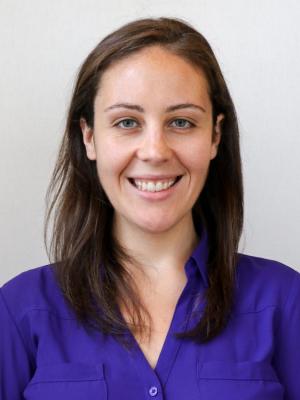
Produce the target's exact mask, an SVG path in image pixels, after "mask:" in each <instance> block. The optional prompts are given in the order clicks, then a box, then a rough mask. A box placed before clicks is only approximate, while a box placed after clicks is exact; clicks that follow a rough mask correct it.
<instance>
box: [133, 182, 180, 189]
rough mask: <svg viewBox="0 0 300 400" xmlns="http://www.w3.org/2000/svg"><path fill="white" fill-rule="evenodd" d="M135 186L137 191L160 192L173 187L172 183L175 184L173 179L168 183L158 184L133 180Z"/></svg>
mask: <svg viewBox="0 0 300 400" xmlns="http://www.w3.org/2000/svg"><path fill="white" fill-rule="evenodd" d="M133 181H134V184H135V186H136V187H137V188H138V189H139V190H143V191H146V192H160V191H161V190H166V189H168V188H169V187H170V186H172V185H173V183H174V182H175V179H171V180H169V181H164V182H162V181H158V182H155V183H154V182H152V181H151V182H149V181H148V182H146V181H139V180H135V179H134V180H133Z"/></svg>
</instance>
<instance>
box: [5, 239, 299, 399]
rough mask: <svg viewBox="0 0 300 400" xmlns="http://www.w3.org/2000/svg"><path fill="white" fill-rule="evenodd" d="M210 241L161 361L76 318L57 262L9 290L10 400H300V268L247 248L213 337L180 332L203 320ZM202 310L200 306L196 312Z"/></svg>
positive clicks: (194, 266) (198, 253)
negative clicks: (195, 338) (199, 340)
mask: <svg viewBox="0 0 300 400" xmlns="http://www.w3.org/2000/svg"><path fill="white" fill-rule="evenodd" d="M206 257H207V243H206V240H205V239H203V240H201V241H200V242H199V244H198V246H197V248H196V249H195V250H194V252H193V254H192V255H191V256H190V258H189V259H188V260H187V261H186V264H185V272H186V276H187V278H188V279H187V284H186V286H185V288H184V289H183V291H182V293H181V296H180V298H179V299H178V302H177V305H176V309H175V312H174V315H173V319H172V322H171V325H170V327H169V331H168V334H167V337H166V339H165V342H164V345H163V348H162V350H161V353H160V356H159V359H158V362H157V365H156V367H155V369H153V368H152V367H151V366H150V364H149V363H148V362H147V360H146V358H145V356H144V354H143V352H142V351H141V348H140V347H139V345H138V343H137V342H136V341H135V339H134V337H133V335H132V334H131V333H130V332H129V331H128V332H127V334H128V335H129V336H130V337H131V338H132V340H133V341H134V349H133V350H131V351H129V350H126V348H125V347H123V346H122V345H121V344H119V342H117V340H116V339H115V338H113V337H112V336H110V335H104V334H101V333H99V332H95V331H91V330H89V331H88V330H87V329H86V328H85V327H84V326H81V325H80V324H78V323H77V322H76V319H75V316H74V314H73V312H72V310H71V309H70V308H69V307H68V306H67V304H66V302H65V301H64V299H63V297H62V294H61V292H60V289H59V287H58V285H57V283H56V281H55V279H54V274H53V268H52V267H53V266H52V264H50V265H45V266H42V267H39V268H34V269H31V270H29V271H26V272H23V273H22V274H20V275H18V276H17V277H15V278H13V279H11V280H10V281H9V282H8V283H6V284H5V285H4V286H3V287H2V288H1V291H0V399H1V400H20V399H26V400H50V399H51V400H79V399H80V400H93V399H95V400H96V399H98V400H107V399H108V400H126V399H128V400H142V399H145V400H147V399H149V400H150V399H151V398H153V399H156V400H158V399H159V400H162V399H165V400H200V399H203V400H282V399H284V400H299V399H300V274H299V273H298V272H296V271H295V270H293V269H292V268H290V267H287V266H285V265H283V264H280V263H278V262H275V261H271V260H266V259H263V258H258V257H252V256H248V255H243V254H240V256H239V262H238V268H237V285H236V292H235V299H236V301H235V306H234V308H233V310H232V314H231V318H230V320H229V322H228V324H227V326H226V328H225V330H224V331H223V332H222V333H221V334H220V335H219V336H218V337H216V338H215V339H213V340H211V341H210V342H208V343H206V344H195V343H193V342H192V341H183V340H179V339H176V338H175V337H173V333H174V332H182V331H183V330H186V329H190V328H191V327H193V326H194V325H195V324H196V322H197V320H198V319H199V317H200V316H201V314H202V312H203V302H201V301H199V299H201V296H202V295H203V291H204V290H205V289H206V288H207V287H208V280H207V272H206V261H205V260H206ZM192 311H193V312H192Z"/></svg>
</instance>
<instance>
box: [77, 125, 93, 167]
mask: <svg viewBox="0 0 300 400" xmlns="http://www.w3.org/2000/svg"><path fill="white" fill-rule="evenodd" d="M80 128H81V132H82V138H83V143H84V145H85V150H86V155H87V158H88V159H89V160H96V151H95V143H94V135H93V130H92V128H91V127H89V126H88V124H87V122H86V120H85V119H84V118H80Z"/></svg>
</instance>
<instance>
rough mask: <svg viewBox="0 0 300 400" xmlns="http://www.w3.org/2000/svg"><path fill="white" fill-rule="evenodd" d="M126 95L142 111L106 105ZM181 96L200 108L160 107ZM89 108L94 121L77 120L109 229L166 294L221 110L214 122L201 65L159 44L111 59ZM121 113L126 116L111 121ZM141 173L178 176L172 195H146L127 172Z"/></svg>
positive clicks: (185, 251)
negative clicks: (109, 209) (107, 204)
mask: <svg viewBox="0 0 300 400" xmlns="http://www.w3.org/2000/svg"><path fill="white" fill-rule="evenodd" d="M125 102H126V103H132V104H136V105H139V106H141V107H142V108H143V109H144V110H145V111H144V112H139V111H136V110H131V109H126V108H116V109H112V110H110V111H107V112H105V109H106V108H107V107H109V106H111V105H114V104H116V103H125ZM179 103H193V104H196V105H199V106H200V107H201V108H202V110H199V109H193V108H182V109H178V110H176V111H173V112H166V111H165V109H166V108H167V107H168V106H171V105H175V104H179ZM94 110H95V116H94V128H93V129H91V128H90V127H89V126H88V125H87V123H86V121H85V120H84V119H83V118H82V119H81V121H80V125H81V130H82V135H83V142H84V144H85V148H86V154H87V157H88V158H89V159H90V160H96V165H97V171H98V176H99V179H100V181H101V184H102V186H103V188H104V190H105V192H106V194H107V196H108V198H109V199H110V201H111V203H112V205H113V207H114V210H115V214H114V223H113V231H114V234H115V235H116V237H117V238H118V240H119V241H120V242H121V243H122V245H123V246H124V247H125V248H126V249H127V250H128V251H129V252H130V254H133V255H134V256H135V257H136V258H137V259H138V260H139V261H140V262H142V265H143V266H144V267H145V270H146V271H147V272H149V274H150V271H151V276H152V279H153V280H155V282H156V284H157V285H158V284H159V285H163V286H164V287H163V290H164V291H165V292H167V293H169V294H170V297H171V296H172V295H174V293H175V292H177V291H179V292H180V290H181V287H182V282H183V279H184V278H185V274H184V264H185V262H186V260H187V259H188V257H189V256H190V254H191V252H192V251H193V249H194V248H195V246H196V245H197V243H198V237H197V235H196V232H195V229H194V226H193V221H192V207H193V205H194V204H195V202H196V199H197V198H198V196H199V194H200V193H201V191H202V188H203V186H204V183H205V180H206V177H207V173H208V169H209V165H210V162H211V160H212V159H213V158H215V157H216V155H217V149H218V144H219V142H220V139H221V120H222V119H223V115H221V114H220V115H219V116H218V118H217V122H216V125H215V126H213V121H212V104H211V101H210V98H209V94H208V84H207V80H206V78H205V75H204V73H203V72H202V71H201V70H199V69H196V68H195V67H194V66H192V65H191V64H189V63H187V62H186V61H185V60H184V59H182V58H181V57H178V56H176V55H174V54H172V53H170V52H168V51H166V50H165V49H163V48H161V47H159V46H152V47H150V48H145V49H142V50H141V51H139V52H138V53H135V54H133V55H130V56H128V57H127V58H126V59H123V60H120V61H118V62H116V63H115V64H113V65H112V66H110V67H109V68H108V69H107V70H106V71H105V72H104V74H103V76H102V78H101V82H100V87H99V91H98V93H97V95H96V98H95V104H94ZM122 119H123V120H124V119H127V121H123V123H121V124H119V126H116V124H117V123H118V122H120V120H122ZM128 119H130V120H128ZM182 119H184V120H185V121H182ZM189 122H191V123H192V124H193V125H192V124H190V123H189ZM114 125H115V126H114ZM145 174H154V175H158V174H164V175H165V174H167V175H176V176H177V175H183V177H182V178H181V181H180V182H179V183H178V184H177V187H176V190H175V191H174V192H173V194H172V195H171V196H169V197H168V198H166V199H164V200H159V201H158V200H157V201H153V200H151V201H149V200H147V199H144V198H142V197H141V196H140V195H139V193H138V192H137V190H136V189H134V188H133V187H132V185H131V184H130V183H129V181H128V179H127V178H128V177H132V176H143V175H145ZM149 267H152V268H150V269H149ZM161 278H165V279H161ZM159 282H160V283H159ZM161 282H164V283H161ZM166 282H168V283H166ZM174 282H177V284H175V283H174Z"/></svg>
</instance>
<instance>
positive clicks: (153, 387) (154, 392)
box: [149, 386, 158, 397]
mask: <svg viewBox="0 0 300 400" xmlns="http://www.w3.org/2000/svg"><path fill="white" fill-rule="evenodd" d="M157 392H158V390H157V387H156V386H151V388H150V389H149V394H150V396H152V397H153V396H156V395H157Z"/></svg>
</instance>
